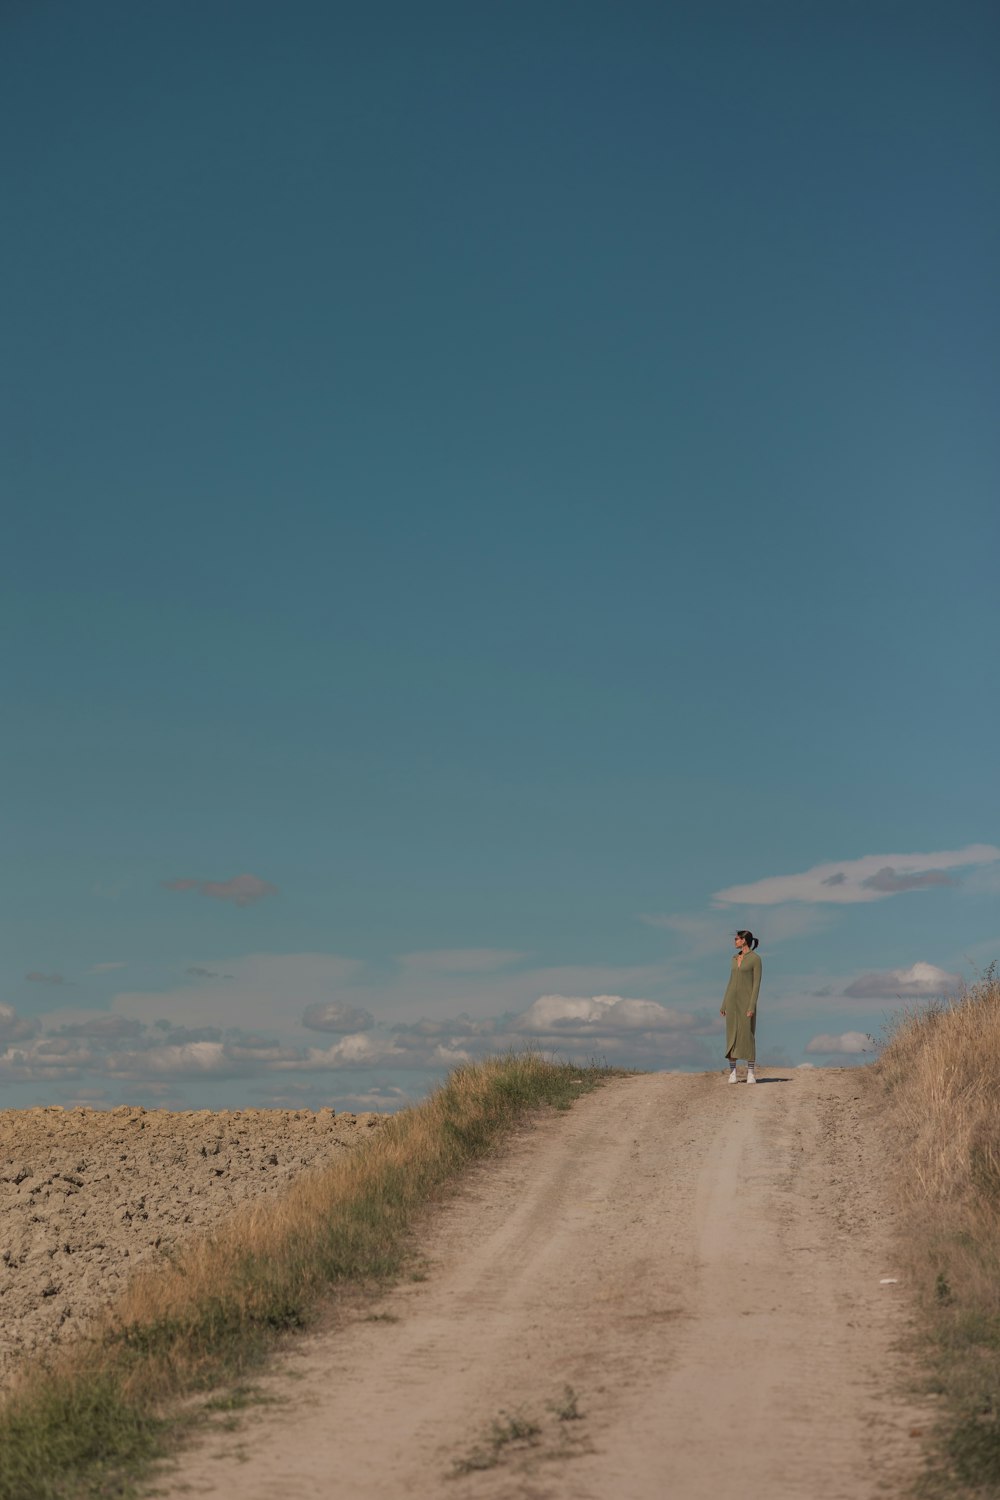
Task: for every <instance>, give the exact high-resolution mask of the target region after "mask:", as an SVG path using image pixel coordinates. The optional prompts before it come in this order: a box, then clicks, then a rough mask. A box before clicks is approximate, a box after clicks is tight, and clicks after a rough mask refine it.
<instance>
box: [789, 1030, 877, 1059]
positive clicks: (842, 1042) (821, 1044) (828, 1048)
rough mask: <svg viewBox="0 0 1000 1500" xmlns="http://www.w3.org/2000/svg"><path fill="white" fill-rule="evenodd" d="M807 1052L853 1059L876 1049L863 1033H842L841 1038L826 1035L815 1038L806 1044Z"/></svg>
mask: <svg viewBox="0 0 1000 1500" xmlns="http://www.w3.org/2000/svg"><path fill="white" fill-rule="evenodd" d="M805 1050H806V1051H807V1052H825V1053H827V1054H830V1053H836V1054H838V1055H843V1056H845V1057H853V1056H856V1055H857V1054H859V1053H862V1052H874V1050H875V1048H874V1045H873V1043H872V1042H871V1040H870V1039H869V1038H868V1037H867V1036H866V1035H865V1033H864V1032H863V1031H842V1032H841V1033H840V1035H839V1036H830V1035H828V1034H826V1033H824V1034H822V1035H821V1036H814V1037H813V1039H812V1041H810V1042H806V1046H805Z"/></svg>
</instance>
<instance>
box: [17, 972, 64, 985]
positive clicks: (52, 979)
mask: <svg viewBox="0 0 1000 1500" xmlns="http://www.w3.org/2000/svg"><path fill="white" fill-rule="evenodd" d="M24 977H25V979H27V980H28V982H29V984H65V983H66V980H65V978H64V977H63V975H62V974H42V973H40V972H39V971H38V969H32V971H31V973H30V974H25V976H24Z"/></svg>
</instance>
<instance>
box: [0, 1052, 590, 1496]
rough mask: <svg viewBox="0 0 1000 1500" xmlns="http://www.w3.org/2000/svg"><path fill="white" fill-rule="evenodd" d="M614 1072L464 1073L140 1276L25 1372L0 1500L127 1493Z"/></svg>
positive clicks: (9, 1423) (511, 1063) (394, 1272)
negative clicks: (235, 1389) (462, 1175)
mask: <svg viewBox="0 0 1000 1500" xmlns="http://www.w3.org/2000/svg"><path fill="white" fill-rule="evenodd" d="M610 1071H611V1070H610V1069H605V1068H596V1067H592V1068H584V1069H580V1068H573V1067H570V1066H568V1065H560V1064H553V1063H547V1062H544V1061H543V1060H542V1059H541V1058H539V1057H535V1056H531V1055H522V1056H507V1057H499V1058H491V1059H488V1060H487V1061H485V1062H483V1063H480V1064H478V1065H476V1066H470V1067H466V1068H460V1069H458V1070H457V1071H456V1072H454V1073H453V1074H452V1075H451V1077H450V1078H449V1079H448V1080H447V1082H446V1083H445V1084H444V1085H443V1087H442V1088H440V1089H439V1090H438V1091H437V1092H436V1093H435V1094H434V1095H432V1097H431V1098H430V1099H428V1100H427V1101H426V1102H425V1103H424V1104H421V1105H419V1106H417V1107H416V1108H413V1109H408V1110H404V1111H403V1112H402V1113H401V1114H399V1115H396V1116H394V1117H392V1118H391V1119H389V1120H387V1121H386V1122H385V1123H384V1124H383V1125H382V1126H381V1128H380V1129H379V1130H378V1132H377V1134H376V1135H375V1138H374V1139H373V1140H372V1141H370V1142H366V1143H365V1144H364V1145H363V1146H360V1147H358V1149H357V1150H356V1151H354V1152H352V1153H351V1155H350V1156H349V1157H346V1158H342V1159H339V1160H338V1161H336V1162H335V1163H334V1164H333V1165H331V1166H330V1167H328V1168H324V1169H322V1170H320V1171H317V1172H314V1173H311V1174H309V1175H308V1176H304V1177H302V1178H300V1179H299V1181H298V1182H297V1183H295V1184H294V1185H293V1186H292V1188H291V1189H290V1190H289V1191H288V1192H287V1193H286V1194H285V1195H284V1196H283V1197H282V1198H281V1199H280V1200H277V1201H267V1202H264V1203H261V1204H260V1205H257V1206H253V1207H249V1208H247V1209H245V1210H243V1211H242V1212H240V1213H239V1214H238V1215H236V1216H234V1218H233V1219H232V1220H231V1221H229V1223H228V1224H227V1225H226V1226H225V1227H224V1228H223V1229H222V1230H221V1231H219V1232H218V1233H216V1234H214V1235H213V1236H211V1237H210V1238H205V1239H203V1240H200V1241H198V1242H196V1243H193V1244H191V1245H189V1246H188V1247H186V1248H185V1249H184V1250H183V1251H181V1252H179V1253H178V1254H177V1255H176V1256H175V1257H174V1258H173V1259H172V1260H171V1261H170V1262H169V1263H167V1264H164V1265H162V1266H161V1267H160V1268H159V1269H158V1270H156V1271H154V1272H148V1273H143V1274H139V1275H137V1276H136V1278H135V1279H134V1280H133V1281H132V1282H131V1283H130V1285H129V1287H128V1288H127V1289H126V1291H125V1293H124V1294H123V1296H122V1298H121V1299H120V1300H119V1302H118V1303H117V1304H116V1306H115V1308H114V1310H113V1313H111V1314H109V1315H108V1317H107V1319H106V1320H105V1322H104V1323H103V1324H101V1325H100V1326H99V1327H97V1328H95V1330H94V1333H93V1337H92V1338H89V1339H87V1340H85V1341H80V1342H78V1343H76V1344H74V1345H71V1346H69V1348H68V1349H66V1350H65V1351H63V1352H60V1353H59V1354H58V1355H57V1356H55V1357H54V1358H53V1360H52V1361H51V1362H50V1363H48V1364H47V1365H42V1364H40V1363H36V1364H34V1365H32V1366H30V1367H29V1368H28V1369H27V1370H26V1371H25V1372H24V1374H23V1376H22V1378H21V1379H20V1381H19V1383H18V1384H17V1386H16V1387H15V1389H14V1390H13V1392H12V1394H11V1396H10V1398H9V1400H8V1401H7V1403H6V1405H5V1406H4V1408H3V1409H2V1410H0V1500H68V1497H71V1496H73V1497H76V1496H93V1497H97V1496H101V1497H109V1496H116V1495H126V1494H128V1493H129V1492H130V1486H131V1479H132V1478H134V1477H135V1476H137V1475H141V1474H142V1473H143V1472H144V1471H145V1470H147V1469H148V1466H149V1465H150V1463H152V1462H153V1460H155V1459H156V1458H157V1457H158V1456H160V1455H162V1454H163V1453H164V1452H166V1451H167V1450H168V1449H169V1446H170V1444H171V1442H172V1441H176V1438H177V1437H178V1435H179V1433H180V1431H181V1429H182V1428H183V1426H184V1425H185V1424H190V1422H191V1421H192V1417H191V1415H190V1410H191V1403H190V1401H188V1402H183V1401H182V1398H184V1397H190V1396H191V1394H192V1393H193V1392H199V1391H211V1390H212V1388H213V1387H214V1388H218V1387H219V1386H220V1385H225V1384H226V1383H232V1382H234V1381H238V1380H239V1378H240V1377H241V1376H242V1375H244V1374H245V1372H246V1371H248V1370H249V1369H251V1368H253V1367H254V1366H255V1365H258V1364H259V1363H260V1361H261V1360H262V1359H263V1358H264V1357H265V1356H266V1354H267V1352H268V1350H269V1349H270V1348H272V1347H273V1346H274V1342H275V1340H276V1338H278V1337H279V1336H280V1335H282V1334H284V1333H287V1332H288V1331H289V1330H293V1329H296V1328H301V1327H304V1326H306V1325H308V1323H309V1322H310V1321H311V1319H312V1318H313V1316H314V1315H315V1313H316V1312H317V1310H318V1308H319V1307H320V1306H321V1305H322V1302H323V1300H324V1298H325V1297H327V1296H328V1295H329V1293H330V1289H331V1287H336V1286H337V1285H344V1284H348V1285H352V1286H358V1285H362V1286H365V1285H373V1284H378V1283H385V1282H386V1281H390V1280H391V1279H392V1278H394V1277H396V1276H398V1275H399V1274H400V1273H401V1272H402V1271H403V1270H404V1269H405V1268H406V1264H407V1259H408V1256H409V1255H411V1254H412V1239H411V1232H410V1231H411V1226H412V1222H413V1217H414V1214H415V1213H416V1212H417V1211H418V1210H419V1209H421V1208H422V1207H423V1206H424V1205H425V1204H427V1203H428V1202H430V1201H432V1200H433V1199H434V1198H435V1197H436V1196H437V1195H439V1194H440V1193H441V1192H442V1190H446V1189H447V1186H448V1184H449V1182H452V1181H454V1179H455V1178H456V1176H457V1174H458V1173H459V1172H460V1171H461V1170H462V1168H463V1167H464V1166H466V1165H467V1164H468V1163H469V1162H471V1161H473V1160H474V1159H475V1158H477V1157H481V1156H483V1155H485V1154H486V1153H488V1152H489V1151H490V1150H491V1149H492V1148H493V1147H494V1146H495V1145H496V1144H497V1143H498V1142H499V1140H500V1139H501V1138H502V1137H503V1135H504V1134H505V1132H506V1131H508V1130H509V1129H510V1128H511V1127H512V1126H513V1125H515V1124H516V1123H517V1121H518V1120H519V1119H521V1118H523V1116H524V1115H525V1113H526V1112H527V1111H529V1110H532V1109H535V1108H538V1107H540V1106H545V1105H549V1106H555V1107H556V1108H567V1107H568V1106H569V1104H571V1103H572V1101H573V1100H574V1099H576V1098H578V1097H579V1096H580V1094H581V1093H583V1092H585V1091H586V1090H587V1089H589V1088H592V1087H594V1086H595V1085H596V1084H597V1083H599V1082H600V1081H601V1080H602V1079H603V1078H605V1077H606V1076H607V1075H608V1073H609V1072H610ZM182 1412H186V1413H187V1415H186V1416H185V1415H182Z"/></svg>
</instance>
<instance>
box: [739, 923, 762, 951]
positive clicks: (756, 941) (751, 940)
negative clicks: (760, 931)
mask: <svg viewBox="0 0 1000 1500" xmlns="http://www.w3.org/2000/svg"><path fill="white" fill-rule="evenodd" d="M736 936H737V937H741V938H742V939H743V941H744V942H745V943H746V945H747V947H748V948H759V947H760V938H755V937H754V935H753V933H752V932H750V931H749V929H748V928H746V927H741V928H740V930H739V932H737V934H736Z"/></svg>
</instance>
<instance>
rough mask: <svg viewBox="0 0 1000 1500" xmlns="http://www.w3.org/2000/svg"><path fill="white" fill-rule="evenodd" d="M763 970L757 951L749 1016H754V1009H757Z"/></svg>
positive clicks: (754, 957) (754, 959)
mask: <svg viewBox="0 0 1000 1500" xmlns="http://www.w3.org/2000/svg"><path fill="white" fill-rule="evenodd" d="M762 972H763V965H762V963H761V961H760V959H759V958H758V957H757V955H756V953H755V954H754V955H753V988H752V990H751V991H750V1008H749V1010H748V1011H747V1015H748V1016H752V1015H753V1013H754V1011H755V1010H756V1009H757V996H758V995H759V994H760V976H761V974H762Z"/></svg>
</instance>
